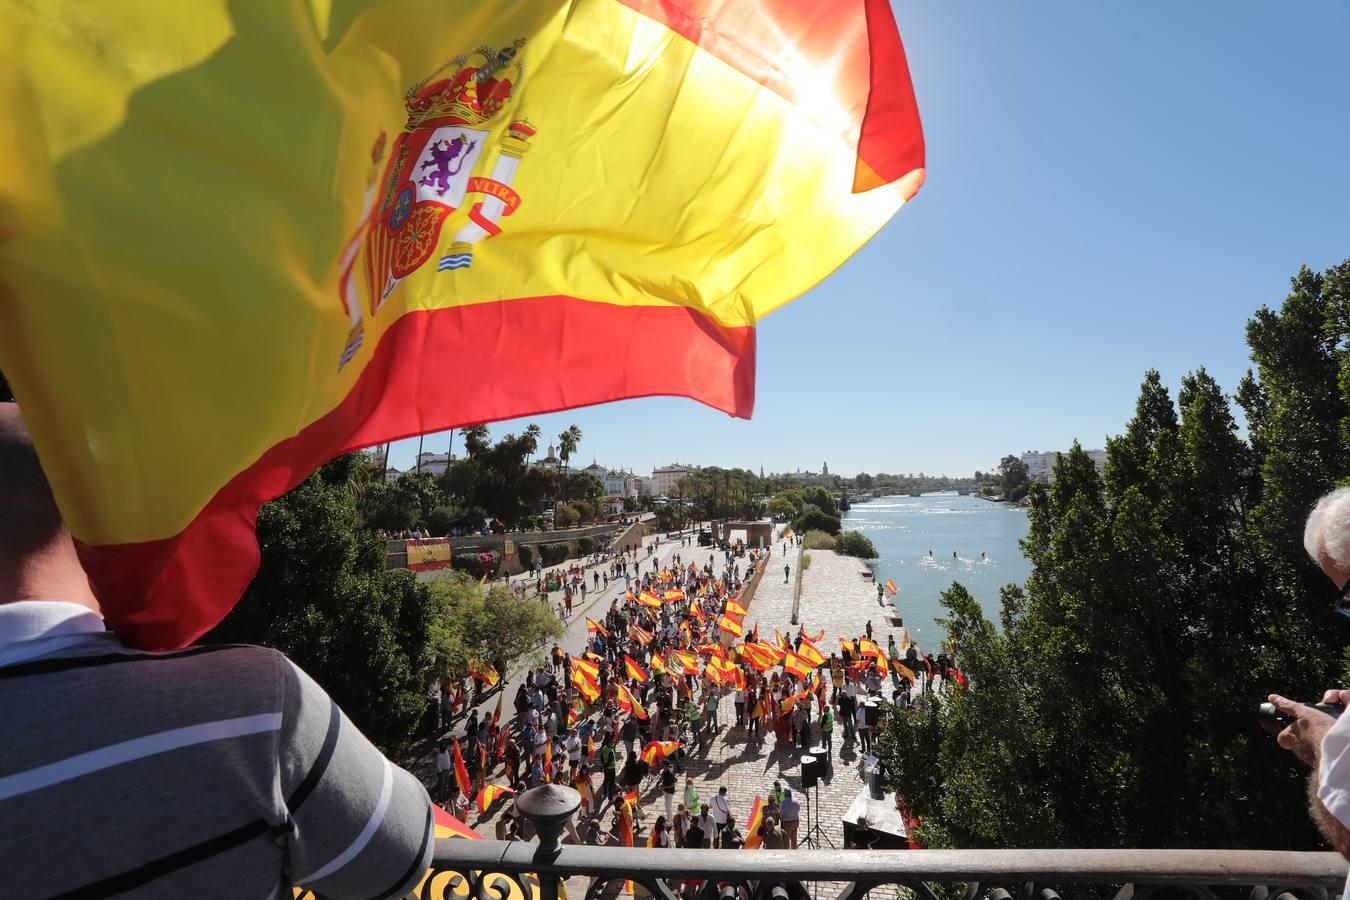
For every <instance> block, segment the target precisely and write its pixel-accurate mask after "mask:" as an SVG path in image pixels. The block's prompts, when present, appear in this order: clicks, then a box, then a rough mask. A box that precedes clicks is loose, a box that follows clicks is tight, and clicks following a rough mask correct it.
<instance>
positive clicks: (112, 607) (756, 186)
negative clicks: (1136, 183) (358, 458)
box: [0, 0, 925, 648]
mask: <svg viewBox="0 0 1350 900" xmlns="http://www.w3.org/2000/svg"><path fill="white" fill-rule="evenodd" d="M134 5H135V6H137V7H138V8H139V4H134ZM245 6H246V7H247V8H248V11H247V14H245V12H244V8H243V7H238V6H237V5H234V4H222V3H177V4H158V5H155V6H154V8H153V13H148V12H142V13H139V14H128V13H126V11H125V8H124V5H123V4H120V3H105V4H89V3H86V2H80V0H49V2H44V3H40V4H28V3H22V4H8V5H6V6H5V7H3V9H0V48H3V50H4V53H2V54H0V106H2V107H3V108H4V109H5V111H6V115H7V124H8V126H9V127H8V128H6V129H5V130H4V134H3V135H0V298H2V299H0V370H2V371H3V372H4V373H5V376H6V378H7V380H8V381H9V382H10V384H11V385H12V387H13V389H14V392H15V394H16V396H17V397H18V399H19V402H20V403H21V404H22V405H23V406H24V414H25V418H26V419H27V422H28V425H29V428H30V430H31V431H32V434H33V437H34V441H35V443H36V445H37V448H38V451H39V453H40V455H41V457H42V462H43V467H44V469H45V471H46V473H47V475H48V477H49V480H50V481H51V483H52V486H53V489H54V492H55V494H56V497H57V500H58V503H59V504H60V507H61V511H62V513H63V515H64V517H65V519H66V521H67V524H68V525H69V526H70V529H71V532H72V533H73V534H74V536H75V537H76V539H77V542H78V547H79V549H80V553H81V558H82V561H83V563H84V565H85V567H86V569H87V571H88V572H89V574H90V576H91V579H92V581H93V584H94V587H95V591H96V592H97V594H98V596H99V599H100V601H101V603H102V606H103V611H104V613H105V615H106V617H107V620H108V621H109V623H110V624H111V625H112V627H113V628H114V629H115V630H117V632H118V633H119V634H120V635H121V636H122V637H123V639H124V640H126V641H127V642H128V643H130V644H133V645H136V646H139V647H148V648H167V647H176V646H181V645H183V644H186V643H188V642H190V641H191V640H193V639H194V638H196V637H197V636H199V635H201V634H202V633H204V632H205V631H206V630H208V629H209V628H211V627H212V626H213V625H215V624H216V623H217V622H219V621H220V619H221V618H222V617H223V616H224V615H225V614H226V613H227V612H228V611H229V609H230V608H231V607H232V605H233V604H234V603H235V602H236V601H237V599H238V598H239V596H240V595H241V594H242V593H243V591H244V589H245V587H246V586H247V585H248V582H249V580H250V579H251V578H252V576H253V573H254V571H255V570H256V568H257V564H258V558H259V551H258V546H257V542H256V539H255V536H254V524H255V519H256V514H257V511H258V508H259V507H260V506H261V504H263V503H264V502H266V501H267V500H270V499H272V498H274V497H277V496H279V495H281V494H282V493H285V492H286V491H288V490H290V489H291V488H293V487H295V486H296V485H298V484H299V483H300V482H301V481H303V480H304V479H305V478H306V477H307V476H308V475H309V474H310V473H311V472H313V471H314V470H315V468H317V467H318V466H319V465H321V464H322V463H323V462H325V461H327V460H329V459H332V458H333V457H335V456H337V455H339V454H341V453H344V452H347V451H350V450H354V449H358V448H362V447H369V446H373V445H375V444H380V443H384V442H386V441H390V440H394V439H399V438H402V437H407V436H411V435H416V434H423V433H429V432H433V431H439V430H444V429H447V428H452V427H459V426H463V425H466V424H477V423H481V422H491V421H496V420H500V419H507V418H512V417H516V416H522V415H528V414H532V413H538V412H544V411H552V410H559V409H567V408H572V407H577V406H584V405H589V404H594V403H602V402H607V401H612V400H618V399H623V398H628V397H643V396H651V395H674V396H685V397H690V398H693V399H695V400H698V401H701V402H703V403H706V404H708V405H710V406H712V407H714V408H716V409H719V410H723V411H725V412H727V413H730V414H732V415H736V416H742V417H748V416H749V415H750V413H751V410H752V407H753V403H754V364H755V325H756V322H757V320H758V319H760V318H761V317H763V316H764V315H766V314H767V313H769V312H771V311H772V310H774V309H776V308H778V307H780V306H782V305H783V304H785V303H787V302H789V301H791V300H792V299H794V298H795V297H797V296H799V295H800V294H802V293H803V292H805V291H807V290H809V289H810V288H811V287H813V286H814V285H816V284H817V283H818V282H820V281H821V280H822V279H823V278H825V277H826V276H827V275H828V274H829V273H830V272H832V271H833V270H834V269H835V268H836V267H838V266H839V265H840V264H841V263H842V262H843V261H844V260H846V259H847V258H848V257H849V256H850V255H851V254H853V253H854V252H855V251H856V250H857V249H858V248H859V247H860V246H861V245H862V244H863V243H865V242H866V241H867V240H868V239H869V238H871V236H872V235H873V234H875V233H876V232H877V230H878V229H879V228H881V226H882V225H884V224H885V223H886V222H887V221H888V220H889V219H890V218H891V216H892V215H894V214H895V212H896V211H897V210H898V209H899V208H900V207H901V206H902V205H903V204H904V203H905V202H906V201H908V200H909V199H910V198H911V197H912V196H913V195H914V194H915V193H916V192H917V191H918V189H919V186H920V185H921V184H922V182H923V180H924V173H925V168H924V147H923V135H922V130H921V128H920V124H919V118H918V112H917V104H916V102H915V98H914V92H913V88H912V86H911V82H910V77H909V72H908V68H907V65H906V62H905V56H904V51H903V48H902V46H901V42H900V35H899V32H898V30H897V28H896V25H895V21H894V18H893V15H892V13H891V10H890V7H889V4H888V3H887V2H886V0H840V2H838V3H835V4H831V6H830V8H829V14H828V15H823V14H822V13H821V9H820V7H818V6H817V5H816V4H810V3H801V2H799V0H754V2H752V0H537V2H528V3H526V2H520V0H478V2H464V3H445V2H440V0H408V2H406V3H399V4H392V5H391V4H388V3H381V2H375V0H353V2H351V3H343V4H332V3H325V2H304V0H273V2H267V3H261V4H255V5H248V4H245ZM150 19H153V27H148V26H147V25H146V22H147V21H148V20H150ZM70 22H78V23H79V27H70V26H69V24H68V23H70ZM63 73H78V75H77V76H76V75H74V74H72V75H70V77H65V78H63V77H61V75H62V74H63ZM75 77H78V79H79V84H82V85H85V86H90V85H97V86H98V87H97V89H78V90H76V89H71V79H73V78H75ZM632 335H642V339H641V340H640V341H634V340H630V339H629V338H630V337H631V336H632ZM615 348H618V350H617V351H616V349H615ZM654 359H658V360H661V361H662V364H661V365H652V364H651V360H654Z"/></svg>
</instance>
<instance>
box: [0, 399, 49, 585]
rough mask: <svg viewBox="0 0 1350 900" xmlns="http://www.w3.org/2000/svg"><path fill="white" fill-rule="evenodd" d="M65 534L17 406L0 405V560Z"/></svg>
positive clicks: (28, 551) (10, 558) (33, 548)
mask: <svg viewBox="0 0 1350 900" xmlns="http://www.w3.org/2000/svg"><path fill="white" fill-rule="evenodd" d="M63 532H64V526H63V525H62V524H61V512H60V510H58V509H57V508H56V498H55V497H53V496H52V489H51V486H50V485H49V484H48V483H47V476H46V475H45V474H44V473H43V471H42V463H40V462H39V461H38V455H37V450H36V449H34V447H33V439H32V437H31V436H30V435H29V434H28V428H27V426H25V425H24V423H23V417H22V416H20V415H19V405H18V404H17V403H0V558H4V559H7V560H13V559H14V558H15V557H16V556H19V557H22V556H26V555H27V554H29V553H32V552H33V551H35V550H37V549H39V548H41V547H43V546H45V545H47V544H49V543H50V542H51V541H52V540H53V539H56V538H59V537H60V536H61V535H62V534H63Z"/></svg>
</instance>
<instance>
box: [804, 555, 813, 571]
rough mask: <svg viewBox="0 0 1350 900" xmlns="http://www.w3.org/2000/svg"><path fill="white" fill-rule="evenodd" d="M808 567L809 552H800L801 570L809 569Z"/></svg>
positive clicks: (809, 564) (809, 562)
mask: <svg viewBox="0 0 1350 900" xmlns="http://www.w3.org/2000/svg"><path fill="white" fill-rule="evenodd" d="M809 568H811V554H810V553H803V554H802V571H806V570H807V569H809Z"/></svg>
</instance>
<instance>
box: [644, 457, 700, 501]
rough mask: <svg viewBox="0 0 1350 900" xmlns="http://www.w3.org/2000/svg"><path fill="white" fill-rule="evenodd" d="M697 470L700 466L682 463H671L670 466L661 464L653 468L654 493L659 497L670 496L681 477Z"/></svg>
mask: <svg viewBox="0 0 1350 900" xmlns="http://www.w3.org/2000/svg"><path fill="white" fill-rule="evenodd" d="M697 471H698V466H686V465H681V464H680V463H671V464H670V465H668V466H661V467H660V468H659V469H652V493H653V494H654V495H656V496H658V497H664V496H668V495H669V494H670V492H671V490H672V489H674V487H675V485H676V484H677V483H678V482H679V480H680V479H681V478H683V477H684V476H686V475H692V474H694V473H695V472H697Z"/></svg>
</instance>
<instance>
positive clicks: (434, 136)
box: [339, 38, 535, 368]
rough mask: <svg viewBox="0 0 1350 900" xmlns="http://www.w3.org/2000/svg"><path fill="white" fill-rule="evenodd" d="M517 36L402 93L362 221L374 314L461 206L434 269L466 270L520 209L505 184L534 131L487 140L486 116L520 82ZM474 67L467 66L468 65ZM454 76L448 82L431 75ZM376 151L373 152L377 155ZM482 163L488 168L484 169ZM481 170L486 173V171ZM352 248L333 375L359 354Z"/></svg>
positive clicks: (429, 252) (513, 126) (509, 130)
mask: <svg viewBox="0 0 1350 900" xmlns="http://www.w3.org/2000/svg"><path fill="white" fill-rule="evenodd" d="M524 45H525V39H524V38H519V39H517V40H516V41H514V42H513V43H512V44H510V45H508V46H506V47H502V48H500V49H493V48H492V47H489V46H481V47H479V48H478V49H477V50H475V51H473V53H472V54H470V55H467V56H466V55H460V56H456V57H454V58H453V59H451V60H450V61H449V62H447V63H446V64H445V65H443V66H441V68H440V69H438V70H437V71H436V72H434V73H432V75H431V76H429V77H428V78H426V79H423V80H422V81H421V82H418V83H417V84H415V85H413V87H412V88H410V89H409V90H408V92H407V94H405V95H404V110H405V112H406V114H407V124H406V125H405V126H404V129H403V131H402V133H400V134H399V135H398V137H397V138H395V140H394V142H393V146H392V148H391V150H390V153H389V160H388V163H387V164H386V169H385V174H384V177H383V178H382V179H380V181H379V183H378V190H377V191H372V193H371V195H370V196H369V197H368V199H367V206H368V212H367V214H366V216H364V217H363V221H364V222H365V223H366V226H365V233H364V240H363V243H364V249H365V251H366V252H365V265H364V269H365V271H364V273H363V274H364V276H365V279H366V288H367V291H368V295H369V297H370V308H369V313H370V314H371V315H375V314H376V313H378V312H379V310H380V307H381V306H382V305H383V304H384V302H385V301H386V300H388V299H389V297H390V296H391V295H392V294H393V293H394V291H395V290H397V289H398V286H399V284H400V283H401V282H402V281H403V279H405V278H407V277H408V276H409V275H411V274H412V273H413V272H415V271H417V270H418V269H420V268H421V267H422V266H423V265H425V264H426V263H427V262H428V261H429V260H430V259H431V258H432V257H433V256H434V255H435V254H436V252H437V248H438V247H439V246H440V243H441V234H442V230H443V228H444V226H445V224H446V222H447V221H448V220H449V219H450V218H451V216H452V214H453V213H454V212H455V211H456V210H458V209H461V208H465V207H467V210H466V215H467V221H466V220H465V216H457V217H455V221H456V223H457V225H458V227H457V230H456V231H455V232H454V235H453V238H452V241H451V243H450V246H449V247H448V249H447V250H446V252H444V253H443V254H442V255H441V257H440V260H439V262H438V263H437V267H436V268H437V271H439V272H454V271H456V270H459V269H466V268H469V267H471V266H472V264H473V255H474V246H475V245H476V244H478V243H479V242H480V241H483V240H485V239H487V238H490V237H492V236H493V235H496V234H499V233H500V232H501V226H500V225H499V224H498V223H499V222H500V221H501V219H502V218H503V217H505V216H509V215H511V213H513V212H515V210H516V209H517V208H518V207H519V206H520V195H519V194H517V193H516V191H515V189H514V188H512V187H511V182H512V180H513V179H514V178H515V174H516V170H517V169H518V168H519V166H520V162H521V159H522V157H524V155H525V152H526V151H527V150H528V149H529V143H530V139H531V138H533V137H534V134H535V129H534V126H532V125H531V124H530V123H529V122H528V121H526V120H524V119H519V120H515V121H512V122H510V124H508V125H507V126H506V128H505V129H504V130H502V131H501V132H500V133H499V134H498V135H497V137H496V139H495V141H494V140H493V139H492V137H493V132H494V129H495V125H496V123H494V121H493V120H494V119H495V118H496V117H497V116H498V115H499V114H500V113H501V112H502V110H503V109H504V108H505V107H506V105H507V104H508V102H509V101H510V100H511V99H512V98H513V97H515V96H516V95H517V94H518V93H519V92H520V89H521V86H522V85H523V84H524V81H525V67H524V64H523V63H522V62H521V60H520V51H521V48H522V47H524ZM471 60H472V61H474V62H477V63H478V64H477V65H470V64H469V63H470V61H471ZM447 69H453V71H452V72H451V74H450V76H449V77H448V78H439V79H438V78H437V76H438V75H440V74H441V73H442V72H444V71H446V70H447ZM382 149H383V147H382V145H381V150H382ZM489 162H490V166H491V167H490V169H489V168H488V165H489ZM484 170H486V171H484ZM358 244H359V242H358V241H354V242H353V243H352V245H350V246H349V248H348V249H349V252H348V253H347V254H346V255H345V256H346V258H345V259H344V260H343V263H344V271H343V278H342V292H343V300H344V303H346V304H347V306H348V313H349V314H350V315H351V317H352V331H351V334H350V335H349V337H348V341H347V347H346V348H345V349H344V351H343V354H342V359H341V361H340V363H339V368H341V366H342V365H345V364H346V363H347V361H349V360H350V359H351V358H352V356H353V355H354V354H355V352H356V350H357V349H358V348H359V347H360V343H361V332H362V331H363V328H362V326H361V323H360V312H361V311H360V310H359V308H357V307H356V304H355V303H354V300H355V297H354V291H353V290H352V288H353V287H354V285H351V284H350V280H351V277H352V275H353V273H352V272H351V265H352V263H354V262H355V256H356V251H357V250H358V249H360V247H359V245H358Z"/></svg>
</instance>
